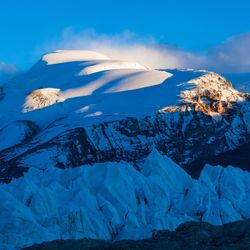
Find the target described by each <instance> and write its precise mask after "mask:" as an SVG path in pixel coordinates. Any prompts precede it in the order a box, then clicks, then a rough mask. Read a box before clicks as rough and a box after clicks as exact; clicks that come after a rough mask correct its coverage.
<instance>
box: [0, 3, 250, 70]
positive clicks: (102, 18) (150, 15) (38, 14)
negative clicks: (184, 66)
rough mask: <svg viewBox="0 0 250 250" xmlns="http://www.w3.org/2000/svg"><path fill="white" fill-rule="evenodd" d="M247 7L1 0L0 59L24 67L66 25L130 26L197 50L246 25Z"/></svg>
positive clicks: (109, 30)
mask: <svg viewBox="0 0 250 250" xmlns="http://www.w3.org/2000/svg"><path fill="white" fill-rule="evenodd" d="M249 10H250V1H248V0H238V1H231V0H230V1H229V0H228V1H226V0H217V1H215V0H210V1H202V0H200V1H198V0H197V1H194V0H189V1H185V0H176V1H174V0H172V1H168V0H165V1H164V0H144V1H142V0H137V1H136V0H134V1H132V0H126V1H118V0H116V1H114V0H113V1H112V0H103V1H101V0H89V1H84V0H82V1H80V0H68V1H66V0H43V1H42V0H40V1H34V0H33V1H31V0H5V1H4V0H0V38H1V40H0V62H4V63H6V64H14V65H17V67H19V68H26V67H28V66H29V65H31V64H32V63H33V62H35V61H36V60H38V59H39V57H40V54H42V53H44V52H45V50H46V49H45V48H46V46H47V45H48V44H50V43H52V44H55V41H59V40H60V39H61V37H62V34H63V32H64V31H65V29H71V30H73V31H74V34H78V33H81V32H82V31H84V30H86V29H92V30H95V32H96V33H97V34H106V35H107V36H108V35H110V36H113V35H114V34H120V33H122V32H124V31H125V30H129V31H131V32H133V33H134V34H136V36H137V37H141V38H142V40H143V38H144V37H153V38H154V39H155V40H156V41H157V43H158V44H161V45H164V44H168V45H171V46H176V47H178V48H180V49H182V50H185V51H188V52H191V53H201V54H202V53H204V52H207V51H209V50H210V49H211V48H212V49H213V48H215V47H216V46H219V45H220V44H221V43H223V42H224V41H226V40H227V39H228V38H230V37H233V36H237V35H239V34H242V33H246V32H248V31H250V17H249ZM59 44H60V43H59ZM45 45H46V46H45ZM52 47H53V48H54V47H56V46H52ZM40 48H43V49H40ZM47 48H48V50H49V49H50V46H47ZM58 49H60V48H58Z"/></svg>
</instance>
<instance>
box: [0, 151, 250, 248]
mask: <svg viewBox="0 0 250 250" xmlns="http://www.w3.org/2000/svg"><path fill="white" fill-rule="evenodd" d="M249 183H250V173H248V172H245V171H243V170H241V169H239V168H235V167H230V166H229V167H227V168H222V167H220V166H216V167H212V166H209V165H206V166H205V167H204V169H203V171H202V173H201V175H200V178H199V179H198V180H195V179H192V178H191V177H190V176H189V175H188V174H187V173H186V172H185V171H184V170H183V169H182V168H181V167H179V166H178V165H177V164H175V163H174V162H173V161H172V160H171V159H169V158H168V157H166V156H163V155H161V154H159V152H158V151H157V150H153V151H152V152H151V154H150V155H149V156H148V157H147V158H146V159H145V161H144V162H143V163H141V164H139V165H137V166H132V165H131V164H129V163H127V162H116V163H115V162H112V163H111V162H106V163H97V164H94V165H93V166H90V165H85V166H81V167H77V168H69V169H65V170H62V169H59V168H55V167H52V166H47V167H46V166H44V169H36V168H30V169H29V171H28V172H27V173H26V174H25V175H24V177H22V178H18V179H13V180H12V182H11V183H9V184H1V186H0V249H11V248H13V249H15V248H20V247H24V246H28V245H32V244H34V243H39V242H43V241H50V240H54V239H72V238H73V239H77V238H84V237H88V238H102V239H111V240H119V239H141V238H146V237H150V236H151V235H152V232H153V231H154V230H160V229H170V230H174V229H175V228H176V227H177V226H178V225H179V224H181V223H183V222H186V221H205V222H209V223H211V224H214V225H221V224H225V223H229V222H233V221H237V220H242V219H245V218H249V217H250V211H249V206H250V186H249Z"/></svg>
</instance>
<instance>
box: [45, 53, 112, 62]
mask: <svg viewBox="0 0 250 250" xmlns="http://www.w3.org/2000/svg"><path fill="white" fill-rule="evenodd" d="M108 59H109V58H108V57H107V56H105V55H103V54H100V53H98V52H95V51H90V50H57V51H55V52H53V53H49V54H46V55H44V56H43V58H42V60H43V61H45V62H46V63H47V64H58V63H66V62H82V61H93V60H108Z"/></svg>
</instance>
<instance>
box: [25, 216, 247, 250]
mask: <svg viewBox="0 0 250 250" xmlns="http://www.w3.org/2000/svg"><path fill="white" fill-rule="evenodd" d="M249 232H250V220H245V221H243V222H242V221H241V222H235V223H230V224H226V225H223V226H217V227H216V226H212V225H210V224H208V223H197V222H187V223H185V224H182V225H180V226H179V227H178V228H177V229H176V230H175V231H174V232H171V231H156V232H155V233H154V235H153V237H152V238H150V239H144V240H137V241H135V240H134V241H133V240H123V241H115V242H110V241H104V240H93V239H82V240H57V241H52V242H45V243H42V244H41V245H34V246H31V247H27V248H24V250H64V249H65V250H66V249H84V250H90V249H100V250H101V249H104V250H108V249H112V250H116V249H117V250H118V249H119V250H121V249H124V250H125V249H130V250H133V249H142V250H144V249H148V250H149V249H159V250H163V249H174V250H178V249H183V248H184V249H190V250H193V249H231V250H234V249H248V248H249V247H250V233H249Z"/></svg>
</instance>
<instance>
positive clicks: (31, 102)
mask: <svg viewBox="0 0 250 250" xmlns="http://www.w3.org/2000/svg"><path fill="white" fill-rule="evenodd" d="M59 92H60V89H54V88H44V89H37V90H33V91H32V92H31V93H30V94H29V95H28V96H27V97H26V100H25V103H24V105H23V111H24V112H28V111H32V110H35V109H40V108H44V107H47V106H50V105H52V104H54V103H57V102H60V101H63V100H64V99H62V98H61V97H60V93H59Z"/></svg>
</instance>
